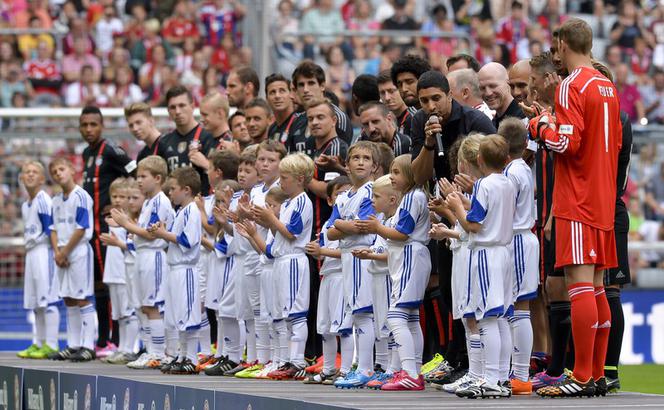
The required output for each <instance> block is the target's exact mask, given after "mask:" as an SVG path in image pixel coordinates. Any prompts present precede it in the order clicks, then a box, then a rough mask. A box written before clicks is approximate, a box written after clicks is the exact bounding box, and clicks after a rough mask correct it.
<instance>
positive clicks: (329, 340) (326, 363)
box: [321, 333, 337, 374]
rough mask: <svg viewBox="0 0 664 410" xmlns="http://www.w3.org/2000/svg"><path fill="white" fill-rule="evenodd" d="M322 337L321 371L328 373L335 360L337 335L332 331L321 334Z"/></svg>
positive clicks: (332, 368) (330, 371) (331, 369)
mask: <svg viewBox="0 0 664 410" xmlns="http://www.w3.org/2000/svg"><path fill="white" fill-rule="evenodd" d="M321 337H322V339H323V373H324V374H330V373H332V371H333V370H334V368H335V364H336V361H337V336H336V335H333V334H332V333H324V334H322V335H321Z"/></svg>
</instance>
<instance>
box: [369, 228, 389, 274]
mask: <svg viewBox="0 0 664 410" xmlns="http://www.w3.org/2000/svg"><path fill="white" fill-rule="evenodd" d="M383 225H385V226H388V227H390V228H394V215H393V216H391V217H389V218H387V219H386V220H384V221H383ZM369 249H371V250H372V251H373V253H376V254H379V255H384V254H387V239H385V238H383V237H382V236H380V235H376V241H375V242H374V244H373V245H371V247H370V248H369ZM367 271H368V272H369V273H371V274H374V275H381V274H385V275H387V274H388V273H390V271H389V269H388V267H387V261H377V260H375V259H372V260H370V261H369V265H368V266H367Z"/></svg>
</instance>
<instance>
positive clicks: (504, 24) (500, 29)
mask: <svg viewBox="0 0 664 410" xmlns="http://www.w3.org/2000/svg"><path fill="white" fill-rule="evenodd" d="M528 24H529V22H528V19H527V17H526V15H525V13H524V9H523V3H522V2H521V0H514V1H512V5H511V9H510V15H509V16H507V17H505V18H504V19H502V20H501V21H499V22H498V24H497V27H496V36H497V38H498V40H499V41H500V42H502V43H503V44H505V45H506V46H507V49H508V50H509V53H510V61H511V62H512V63H514V62H516V59H517V53H516V51H517V44H518V43H519V42H520V41H521V40H522V39H525V38H527V36H526V29H527V27H528Z"/></svg>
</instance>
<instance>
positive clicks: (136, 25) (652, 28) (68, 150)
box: [0, 0, 664, 268]
mask: <svg viewBox="0 0 664 410" xmlns="http://www.w3.org/2000/svg"><path fill="white" fill-rule="evenodd" d="M255 4H256V2H255V1H251V0H213V1H202V0H201V1H195V0H177V1H176V0H159V1H157V0H118V1H113V0H66V1H63V0H0V107H2V108H22V107H48V108H54V107H81V106H84V105H88V104H94V105H98V106H102V107H123V106H126V105H128V104H130V103H133V102H138V101H145V102H148V103H149V104H151V105H152V106H155V107H159V106H163V105H164V97H165V90H166V89H168V88H170V87H172V86H173V85H176V84H183V85H185V86H187V87H189V88H190V89H191V90H192V92H193V94H194V96H195V98H196V99H200V98H201V97H202V96H203V95H205V94H206V93H208V92H209V91H211V90H213V89H219V90H221V91H222V92H223V90H224V86H225V84H226V78H227V76H228V73H229V71H230V69H231V68H232V67H237V66H239V65H255V64H256V63H257V59H259V58H261V55H260V54H259V53H257V50H255V49H252V48H250V47H249V46H248V45H249V43H250V42H249V41H248V39H251V36H252V35H254V33H255V32H256V30H255V27H251V23H250V22H248V20H247V18H246V17H247V14H248V13H250V12H251V7H252V6H253V5H255ZM258 4H260V5H261V6H262V7H266V8H268V10H267V15H268V16H269V17H270V19H269V21H268V24H269V38H270V41H271V42H272V44H271V47H270V54H269V58H270V60H271V64H272V69H273V70H272V71H279V72H282V73H283V74H285V75H287V76H289V75H290V73H291V71H292V69H293V68H294V67H295V65H297V64H298V63H299V62H300V61H301V60H302V59H305V58H308V59H313V60H314V61H316V62H317V63H319V64H321V65H323V66H324V67H325V70H326V74H327V83H326V85H327V87H328V89H329V91H331V92H333V93H334V94H336V96H337V97H338V98H339V100H340V104H339V105H340V107H341V108H342V109H345V110H346V111H348V113H349V115H352V113H351V111H352V110H350V87H351V84H352V83H353V81H354V79H355V77H356V76H357V75H360V74H364V73H367V74H374V75H376V74H378V73H379V72H380V71H381V70H383V69H386V68H389V67H390V66H391V65H392V63H393V62H394V61H396V60H397V59H398V58H399V57H400V56H402V55H404V54H406V53H410V54H417V55H420V56H423V57H425V58H427V59H428V60H429V61H430V63H431V65H432V66H433V67H434V68H436V69H440V70H441V71H443V72H444V71H445V70H446V68H445V67H446V65H445V61H446V59H447V58H448V57H450V56H452V55H455V54H458V53H466V54H469V55H472V56H474V57H475V58H476V59H477V60H478V61H479V63H480V64H484V63H487V62H490V61H497V62H500V63H502V64H503V65H505V66H506V67H509V66H510V65H511V64H513V63H515V62H516V61H518V60H520V59H525V58H529V57H531V56H532V55H537V54H539V53H540V52H541V51H542V50H548V48H549V46H550V39H551V31H552V30H553V28H555V27H556V26H557V25H558V24H560V23H561V22H562V21H564V20H565V19H566V18H568V17H569V16H581V17H582V18H584V19H585V20H586V21H588V22H590V23H591V25H592V27H593V29H594V33H595V40H594V46H593V53H594V55H595V57H596V58H598V59H600V60H602V61H604V62H605V63H606V64H607V65H608V66H609V67H610V68H611V69H612V71H613V74H614V78H615V82H616V86H617V89H618V91H619V93H620V101H621V108H622V109H623V110H624V111H626V112H627V113H628V114H629V116H630V118H631V120H632V122H633V123H634V124H635V125H637V126H644V125H646V124H647V125H648V126H649V127H652V126H653V125H655V126H656V125H657V124H664V0H643V1H634V0H622V1H619V0H578V1H571V0H570V1H566V0H515V1H512V0H491V1H489V0H262V1H259V2H258ZM386 30H387V31H386ZM413 30H417V31H421V32H422V33H423V35H422V36H411V35H408V33H406V32H404V35H401V36H400V35H398V33H397V34H395V33H396V32H398V31H413ZM440 33H453V35H452V36H449V37H441V36H440ZM427 35H429V36H427ZM351 118H352V116H351ZM32 121H33V122H29V121H28V120H27V119H24V118H6V117H5V118H2V123H1V127H2V134H5V135H13V136H14V137H13V138H4V137H0V209H2V212H1V213H0V237H8V236H18V235H20V234H21V233H22V227H21V226H20V222H19V220H20V218H19V217H18V216H19V213H20V211H19V207H18V206H19V205H20V202H21V201H23V199H24V198H23V193H22V192H21V190H20V189H19V186H18V178H17V175H18V169H19V165H20V161H22V158H24V156H25V155H34V153H35V152H38V154H39V155H40V156H42V159H44V160H45V161H48V158H49V157H52V156H53V155H67V156H69V157H70V159H72V161H74V162H75V163H76V162H80V159H79V158H80V155H79V154H80V151H81V150H82V148H83V146H81V145H80V141H79V140H77V139H71V138H70V139H66V140H65V139H61V140H59V141H58V140H51V139H39V140H35V139H30V138H19V136H24V137H26V136H27V137H30V135H29V134H30V133H31V132H34V130H35V129H36V128H35V122H34V121H37V120H34V119H33V120H32ZM355 126H356V127H358V129H359V124H358V123H357V121H356V119H355ZM637 128H638V127H637ZM39 129H40V131H39V132H45V131H46V132H47V133H48V131H49V124H41V125H40V128H39ZM163 131H166V129H164V130H163ZM358 132H359V131H358ZM648 135H652V133H651V134H648ZM35 141H36V142H35ZM125 142H126V144H125V148H126V149H127V150H128V151H129V152H130V153H131V152H134V151H135V149H136V147H134V146H132V144H131V143H133V141H130V140H127V141H125ZM130 142H131V143H130ZM35 144H38V148H37V147H36V146H35ZM663 152H664V148H663V147H662V146H661V145H660V144H659V143H658V140H657V139H656V138H655V139H652V140H651V141H648V140H646V141H643V140H637V144H636V145H635V151H634V154H633V155H634V160H633V162H632V167H631V170H630V178H629V183H628V184H629V185H628V190H627V193H626V196H627V198H626V203H628V204H629V209H630V217H631V235H632V238H633V239H635V240H645V241H650V242H652V241H659V240H664V227H663V226H662V221H664V163H663V162H662V160H661V158H662V155H661V154H662V153H663ZM81 165H82V164H81ZM633 258H634V260H633V263H634V266H635V268H636V267H658V266H659V265H660V264H663V263H664V262H663V261H664V253H661V252H657V251H648V252H641V253H634V254H633Z"/></svg>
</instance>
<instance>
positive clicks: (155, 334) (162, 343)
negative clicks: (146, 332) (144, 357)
mask: <svg viewBox="0 0 664 410" xmlns="http://www.w3.org/2000/svg"><path fill="white" fill-rule="evenodd" d="M149 346H150V348H151V349H152V350H151V351H150V350H148V353H152V354H155V355H157V356H163V355H164V352H165V349H166V329H165V328H164V319H161V318H159V319H150V345H149Z"/></svg>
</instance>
